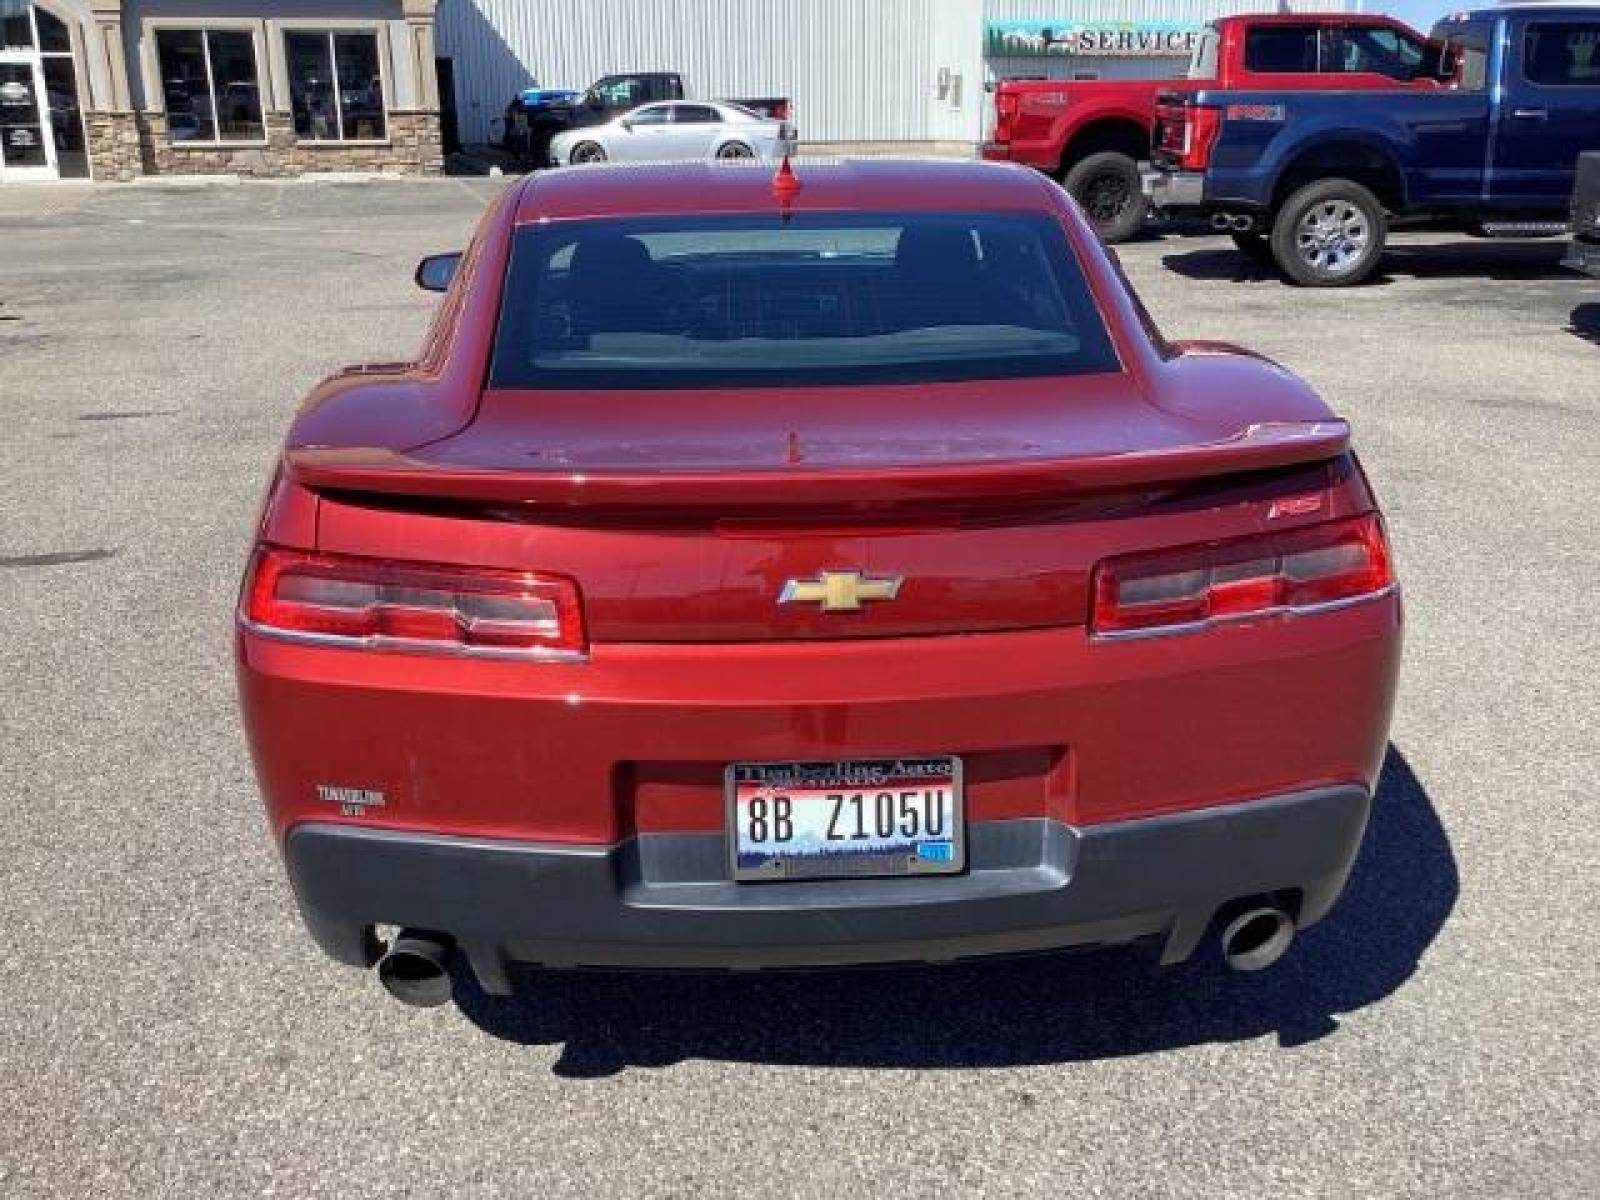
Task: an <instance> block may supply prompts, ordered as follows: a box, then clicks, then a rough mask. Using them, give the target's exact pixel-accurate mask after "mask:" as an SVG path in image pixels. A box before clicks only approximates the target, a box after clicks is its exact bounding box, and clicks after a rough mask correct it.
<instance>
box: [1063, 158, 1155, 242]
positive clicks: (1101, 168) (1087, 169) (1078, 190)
mask: <svg viewBox="0 0 1600 1200" xmlns="http://www.w3.org/2000/svg"><path fill="white" fill-rule="evenodd" d="M1061 186H1062V187H1064V188H1066V189H1067V191H1068V192H1070V193H1071V194H1072V198H1073V199H1074V200H1076V201H1077V202H1078V203H1079V205H1081V206H1082V208H1083V215H1084V216H1086V217H1088V218H1089V224H1091V225H1093V226H1094V231H1095V232H1096V233H1098V234H1099V235H1100V240H1101V241H1103V242H1106V243H1114V242H1125V241H1127V240H1128V239H1129V238H1131V237H1132V236H1133V235H1134V234H1136V233H1138V232H1139V230H1141V229H1143V228H1144V215H1145V209H1146V207H1147V202H1146V200H1145V198H1144V189H1143V186H1142V185H1141V183H1140V180H1139V164H1138V163H1136V162H1134V161H1133V159H1131V158H1129V157H1128V156H1127V155H1126V154H1119V153H1117V152H1116V151H1115V150H1103V151H1101V152H1100V153H1099V154H1091V155H1089V157H1088V158H1086V159H1084V160H1083V161H1081V162H1079V163H1076V164H1074V165H1073V167H1072V169H1071V170H1069V171H1068V172H1067V173H1066V176H1065V177H1064V178H1063V179H1062V181H1061Z"/></svg>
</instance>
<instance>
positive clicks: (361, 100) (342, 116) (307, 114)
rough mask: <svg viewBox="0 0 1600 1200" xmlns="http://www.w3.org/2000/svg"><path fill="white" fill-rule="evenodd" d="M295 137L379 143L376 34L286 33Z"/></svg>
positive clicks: (384, 128) (381, 129) (380, 88)
mask: <svg viewBox="0 0 1600 1200" xmlns="http://www.w3.org/2000/svg"><path fill="white" fill-rule="evenodd" d="M283 47H284V52H285V56H286V58H287V60H288V65H289V104H290V107H291V108H292V109H293V112H294V131H295V134H296V136H298V137H299V138H301V139H302V140H304V141H311V142H381V141H383V140H384V138H385V137H387V136H388V129H387V126H386V124H385V118H384V111H385V105H384V94H383V70H382V67H381V65H380V61H379V54H378V35H377V34H375V33H340V32H336V31H334V32H327V33H321V32H319V33H285V34H284V35H283Z"/></svg>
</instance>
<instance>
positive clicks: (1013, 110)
mask: <svg viewBox="0 0 1600 1200" xmlns="http://www.w3.org/2000/svg"><path fill="white" fill-rule="evenodd" d="M1020 108H1021V101H1020V100H1019V99H1018V98H1017V95H1016V93H1015V92H996V93H995V97H994V117H995V124H994V140H995V141H997V142H1009V141H1010V140H1011V125H1012V122H1014V121H1015V120H1016V119H1017V113H1018V111H1020Z"/></svg>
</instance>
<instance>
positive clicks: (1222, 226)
mask: <svg viewBox="0 0 1600 1200" xmlns="http://www.w3.org/2000/svg"><path fill="white" fill-rule="evenodd" d="M1211 228H1213V229H1216V230H1228V229H1232V228H1233V218H1232V217H1230V216H1229V215H1228V214H1227V213H1212V214H1211Z"/></svg>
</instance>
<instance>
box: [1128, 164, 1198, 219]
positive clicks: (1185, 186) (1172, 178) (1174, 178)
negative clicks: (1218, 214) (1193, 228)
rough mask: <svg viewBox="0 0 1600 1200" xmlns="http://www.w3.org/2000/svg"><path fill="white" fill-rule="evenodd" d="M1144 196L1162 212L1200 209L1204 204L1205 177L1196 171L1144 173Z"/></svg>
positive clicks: (1151, 171)
mask: <svg viewBox="0 0 1600 1200" xmlns="http://www.w3.org/2000/svg"><path fill="white" fill-rule="evenodd" d="M1141 178H1142V180H1143V182H1144V194H1145V196H1146V198H1148V199H1149V201H1150V203H1151V204H1152V205H1153V206H1155V207H1156V208H1159V209H1162V210H1163V211H1171V210H1177V209H1185V208H1200V207H1201V206H1202V205H1203V204H1204V203H1205V191H1206V177H1205V176H1204V175H1202V174H1200V173H1199V172H1197V171H1161V170H1150V171H1145V172H1144V173H1143V175H1142V176H1141Z"/></svg>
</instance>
